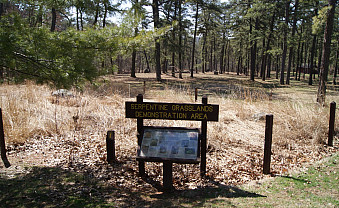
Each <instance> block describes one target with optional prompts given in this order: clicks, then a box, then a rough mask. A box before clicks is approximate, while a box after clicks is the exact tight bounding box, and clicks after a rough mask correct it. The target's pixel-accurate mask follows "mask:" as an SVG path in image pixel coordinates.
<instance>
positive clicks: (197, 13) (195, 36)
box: [191, 1, 199, 77]
mask: <svg viewBox="0 0 339 208" xmlns="http://www.w3.org/2000/svg"><path fill="white" fill-rule="evenodd" d="M196 7H197V8H196V11H195V24H194V35H193V48H192V60H191V61H192V67H191V77H193V72H194V53H195V41H196V39H197V29H198V15H199V3H198V1H197V4H196Z"/></svg>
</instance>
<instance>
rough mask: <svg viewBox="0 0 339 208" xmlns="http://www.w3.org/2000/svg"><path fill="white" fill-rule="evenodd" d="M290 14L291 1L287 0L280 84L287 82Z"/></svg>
mask: <svg viewBox="0 0 339 208" xmlns="http://www.w3.org/2000/svg"><path fill="white" fill-rule="evenodd" d="M289 16H290V1H289V0H288V1H286V4H285V29H284V46H283V54H282V59H281V71H280V84H281V85H283V84H285V81H284V76H285V75H284V73H285V62H286V54H287V34H288V22H289Z"/></svg>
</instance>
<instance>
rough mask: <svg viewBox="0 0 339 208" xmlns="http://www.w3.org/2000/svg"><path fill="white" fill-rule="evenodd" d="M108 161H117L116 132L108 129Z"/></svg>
mask: <svg viewBox="0 0 339 208" xmlns="http://www.w3.org/2000/svg"><path fill="white" fill-rule="evenodd" d="M106 150H107V162H108V163H114V162H115V132H114V131H108V132H107V136H106Z"/></svg>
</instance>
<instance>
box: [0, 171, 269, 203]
mask: <svg viewBox="0 0 339 208" xmlns="http://www.w3.org/2000/svg"><path fill="white" fill-rule="evenodd" d="M151 183H152V182H150V184H151ZM152 184H154V183H152ZM141 186H144V187H146V184H144V185H142V184H141ZM152 186H153V185H152ZM156 188H157V189H161V186H160V183H158V184H157V187H156ZM218 197H225V198H237V197H264V196H262V195H259V194H256V193H251V192H247V191H244V190H241V189H239V188H237V187H233V186H226V185H221V184H216V186H215V187H202V188H197V189H194V190H178V191H171V192H165V193H161V194H156V192H155V191H154V189H153V191H149V190H146V191H144V189H143V188H141V189H140V190H135V189H132V188H130V187H126V186H118V185H112V184H107V179H105V178H97V177H94V176H93V174H91V173H90V172H86V173H80V172H75V171H70V170H65V169H63V168H61V167H33V168H32V169H31V170H30V171H29V173H27V174H22V175H19V176H17V177H15V178H4V177H2V176H1V177H0V207H180V206H181V204H182V203H189V204H190V205H191V206H203V204H204V203H205V202H206V200H214V199H216V198H218Z"/></svg>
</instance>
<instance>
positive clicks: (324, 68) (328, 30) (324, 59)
mask: <svg viewBox="0 0 339 208" xmlns="http://www.w3.org/2000/svg"><path fill="white" fill-rule="evenodd" d="M336 3H337V0H328V4H329V6H330V9H329V11H328V13H327V18H326V26H325V31H324V42H323V52H322V56H321V66H320V72H319V76H320V77H319V78H320V79H319V87H318V95H317V101H318V103H319V104H321V105H324V104H325V97H326V84H327V76H328V68H329V64H330V63H329V61H330V53H331V36H332V32H333V22H334V13H335V6H336Z"/></svg>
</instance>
